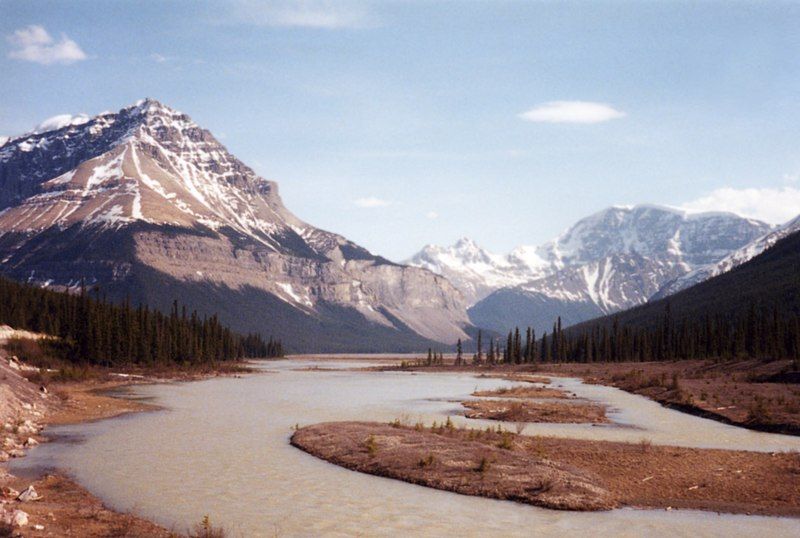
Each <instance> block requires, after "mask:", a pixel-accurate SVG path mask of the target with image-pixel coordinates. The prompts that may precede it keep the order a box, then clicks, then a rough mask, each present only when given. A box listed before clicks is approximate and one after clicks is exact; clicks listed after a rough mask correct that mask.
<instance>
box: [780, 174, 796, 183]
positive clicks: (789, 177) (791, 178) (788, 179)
mask: <svg viewBox="0 0 800 538" xmlns="http://www.w3.org/2000/svg"><path fill="white" fill-rule="evenodd" d="M783 181H784V183H797V182H798V181H800V172H795V173H794V174H788V173H787V174H783Z"/></svg>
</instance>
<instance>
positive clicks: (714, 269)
mask: <svg viewBox="0 0 800 538" xmlns="http://www.w3.org/2000/svg"><path fill="white" fill-rule="evenodd" d="M798 231H800V217H797V218H795V219H792V220H790V221H789V222H787V223H786V224H783V225H781V226H779V227H778V228H777V229H776V230H773V231H770V232H768V233H766V234H764V235H763V236H761V237H758V238H756V239H755V240H753V241H752V242H750V243H748V244H747V245H745V246H743V247H741V248H739V249H736V250H734V251H733V252H731V253H730V254H728V255H727V256H725V257H724V258H722V260H720V261H718V262H716V263H711V264H708V265H703V266H701V267H698V268H697V269H695V270H693V271H690V272H689V273H686V274H685V275H683V276H681V277H679V278H677V279H675V280H673V281H672V282H669V283H667V284H666V285H664V287H662V288H661V289H660V290H659V292H658V293H657V294H656V295H655V296H654V297H653V298H654V299H661V298H663V297H667V296H668V295H672V294H673V293H676V292H678V291H680V290H682V289H686V288H688V287H691V286H694V285H695V284H698V283H700V282H703V281H705V280H708V279H709V278H712V277H715V276H717V275H721V274H723V273H726V272H728V271H730V270H731V269H733V268H735V267H738V266H739V265H741V264H743V263H745V262H747V261H749V260H751V259H753V258H754V257H756V256H758V255H759V254H761V253H762V252H764V251H765V250H766V249H768V248H770V247H771V246H772V245H774V244H775V243H777V242H778V241H780V240H781V239H783V238H784V237H787V236H789V235H791V234H793V233H795V232H798Z"/></svg>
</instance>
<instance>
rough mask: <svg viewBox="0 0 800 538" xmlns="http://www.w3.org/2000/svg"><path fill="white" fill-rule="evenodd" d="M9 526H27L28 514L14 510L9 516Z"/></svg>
mask: <svg viewBox="0 0 800 538" xmlns="http://www.w3.org/2000/svg"><path fill="white" fill-rule="evenodd" d="M11 524H12V525H14V526H15V527H24V526H25V525H27V524H28V514H27V513H26V512H23V511H22V510H14V513H13V514H11Z"/></svg>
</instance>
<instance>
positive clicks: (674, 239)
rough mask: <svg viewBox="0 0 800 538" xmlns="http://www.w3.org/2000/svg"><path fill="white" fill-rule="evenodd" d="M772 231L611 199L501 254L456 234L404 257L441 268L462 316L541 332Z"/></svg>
mask: <svg viewBox="0 0 800 538" xmlns="http://www.w3.org/2000/svg"><path fill="white" fill-rule="evenodd" d="M770 231H772V228H771V227H770V226H769V225H767V224H765V223H762V222H759V221H756V220H753V219H748V218H745V217H740V216H738V215H735V214H733V213H726V212H707V213H690V212H686V211H683V210H680V209H676V208H671V207H668V206H658V205H654V204H642V205H635V206H612V207H609V208H607V209H605V210H602V211H599V212H596V213H594V214H592V215H589V216H587V217H585V218H583V219H580V220H579V221H578V222H576V223H575V224H574V225H572V226H571V227H569V228H568V229H567V230H565V231H564V232H562V233H561V234H559V235H558V236H557V237H556V238H555V239H553V240H551V241H548V242H546V243H544V244H542V245H540V246H538V247H530V246H528V247H518V248H517V249H515V250H514V251H512V254H509V255H508V256H506V257H503V256H500V255H497V254H492V253H490V252H488V251H485V250H484V249H481V248H480V247H478V246H477V245H475V244H474V242H468V241H467V240H464V239H462V240H460V242H459V243H457V245H454V247H449V248H443V247H430V246H429V247H426V249H424V250H423V251H421V252H420V253H418V254H417V255H415V256H414V257H412V258H411V259H410V260H408V261H409V263H411V264H413V265H419V266H422V267H426V268H428V269H430V270H433V271H435V272H441V274H443V275H445V276H446V277H448V279H450V280H451V281H452V282H453V283H454V284H455V285H456V286H457V287H461V288H462V291H463V292H464V294H465V296H466V297H467V298H468V299H472V301H473V304H471V306H470V309H469V313H470V319H471V320H472V322H473V323H475V324H476V325H479V326H485V327H488V328H491V329H494V330H497V331H504V330H507V328H508V327H513V326H515V325H521V326H525V325H532V326H534V327H535V328H536V329H537V331H541V330H547V329H548V327H549V326H550V325H551V324H552V320H553V319H555V318H556V317H557V316H562V318H564V322H565V323H566V324H571V323H578V322H580V321H583V320H585V319H589V318H591V317H596V316H600V315H603V314H607V313H610V312H614V311H618V310H622V309H625V308H629V307H631V306H635V305H637V304H642V303H644V302H646V301H647V300H649V299H650V298H651V297H653V296H654V295H655V294H657V293H658V292H659V290H660V289H661V287H662V286H663V285H665V284H666V283H668V282H673V281H676V280H677V279H678V278H680V277H681V276H683V275H685V274H687V273H690V272H691V271H693V270H695V269H697V268H699V267H703V266H707V265H709V264H713V263H717V262H719V261H720V260H721V259H723V258H724V257H725V256H726V255H728V254H729V253H731V252H732V251H734V250H735V249H737V248H741V247H742V246H744V245H746V244H748V243H749V242H750V241H752V240H754V239H755V238H757V237H760V236H761V235H763V234H764V233H769V232H770ZM464 244H469V245H470V247H471V249H472V250H473V251H476V252H479V253H480V254H479V255H476V256H475V257H476V258H480V259H482V260H483V261H484V262H485V264H484V265H485V266H484V267H483V268H482V271H475V270H474V267H471V266H470V265H469V264H468V263H464V264H463V266H462V265H460V262H461V260H460V259H459V257H458V254H459V253H460V250H461V249H459V248H455V247H456V246H458V245H464ZM520 251H525V252H527V259H528V260H531V261H530V262H529V263H527V264H525V263H522V264H521V265H517V266H516V269H515V272H513V273H511V274H508V273H507V276H508V278H507V279H506V280H505V281H501V280H499V279H495V280H494V281H491V280H489V279H486V278H483V277H484V276H485V275H487V274H490V275H491V274H492V273H493V272H494V273H500V274H502V273H503V270H504V268H506V267H509V266H513V264H512V262H511V261H510V258H511V257H512V256H513V253H516V252H520ZM517 258H519V259H522V260H525V259H526V258H523V257H521V256H517ZM492 261H494V262H495V263H494V265H491V263H489V262H492ZM482 278H483V279H482ZM465 286H468V287H466V289H465ZM478 292H479V293H478Z"/></svg>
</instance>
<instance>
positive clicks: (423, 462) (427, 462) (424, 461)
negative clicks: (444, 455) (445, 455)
mask: <svg viewBox="0 0 800 538" xmlns="http://www.w3.org/2000/svg"><path fill="white" fill-rule="evenodd" d="M435 461H436V459H435V458H434V457H433V454H428V456H427V457H426V458H421V459H420V460H419V461H418V462H417V465H418V466H419V467H420V468H425V467H430V466H431V465H433V463H434V462H435Z"/></svg>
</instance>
